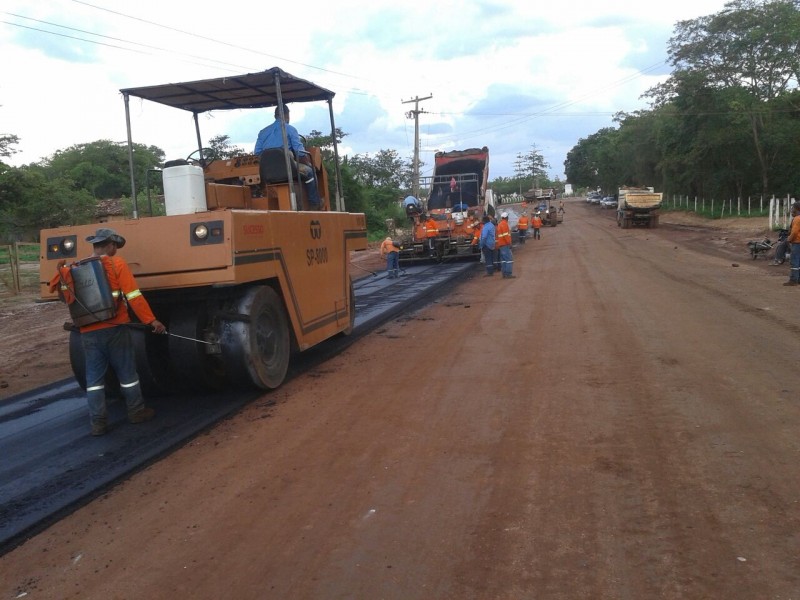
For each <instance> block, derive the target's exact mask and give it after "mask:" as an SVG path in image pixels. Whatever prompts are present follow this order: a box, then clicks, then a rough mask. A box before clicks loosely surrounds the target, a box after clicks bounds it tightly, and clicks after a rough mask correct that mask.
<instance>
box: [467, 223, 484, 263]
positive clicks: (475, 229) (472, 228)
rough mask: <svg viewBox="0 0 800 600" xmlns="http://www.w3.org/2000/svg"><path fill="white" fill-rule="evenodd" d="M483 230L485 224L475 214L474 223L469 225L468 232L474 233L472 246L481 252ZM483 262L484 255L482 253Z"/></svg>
mask: <svg viewBox="0 0 800 600" xmlns="http://www.w3.org/2000/svg"><path fill="white" fill-rule="evenodd" d="M482 228H483V223H481V220H480V219H478V217H477V216H475V214H473V215H472V222H471V223H470V224H469V225H467V231H469V232H471V233H472V241H471V242H470V246H475V247H476V248H478V251H480V247H481V229H482ZM481 262H483V253H482V252H481Z"/></svg>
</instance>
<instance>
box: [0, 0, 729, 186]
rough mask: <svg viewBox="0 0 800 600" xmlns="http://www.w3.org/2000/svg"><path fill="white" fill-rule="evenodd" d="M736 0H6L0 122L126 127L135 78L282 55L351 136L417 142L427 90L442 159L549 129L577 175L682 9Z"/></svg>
mask: <svg viewBox="0 0 800 600" xmlns="http://www.w3.org/2000/svg"><path fill="white" fill-rule="evenodd" d="M723 6H724V0H691V1H689V0H675V1H673V2H669V3H656V4H652V3H639V4H633V5H631V4H630V3H629V2H627V1H623V0H620V1H617V0H607V1H606V2H603V3H597V2H589V1H588V0H564V1H562V2H558V3H531V2H524V1H522V0H519V1H518V2H512V1H507V0H487V1H482V2H470V3H464V2H460V1H459V2H456V1H450V0H447V1H442V2H435V3H434V2H416V1H412V2H408V3H405V4H402V5H397V4H396V3H389V2H380V1H378V2H375V1H374V0H373V1H372V2H365V1H364V0H340V1H338V2H336V3H328V4H325V5H320V6H317V7H315V8H314V9H313V10H300V11H298V9H297V7H296V5H289V4H286V3H262V4H255V5H248V7H247V10H216V11H211V10H208V9H206V8H205V7H204V5H201V4H198V3H197V2H191V3H190V2H186V1H173V2H164V1H163V0H162V1H160V2H155V1H154V0H140V1H139V2H137V3H134V4H127V5H125V4H122V5H121V4H119V3H118V2H114V1H112V0H95V1H93V2H83V1H80V0H72V1H65V0H39V1H38V2H35V3H32V2H27V1H21V0H6V1H5V2H4V4H3V12H2V13H0V14H2V16H3V18H2V19H0V21H3V23H2V26H1V27H0V52H2V56H3V57H4V61H3V62H4V72H3V77H2V79H1V80H0V133H13V134H15V135H18V136H19V137H20V138H21V143H20V145H19V146H18V149H19V150H20V151H21V152H20V153H19V154H17V155H15V157H13V159H12V160H13V163H14V164H23V163H30V162H34V161H37V160H39V159H41V158H43V157H46V156H48V155H51V154H52V153H53V152H55V151H56V150H59V149H63V148H66V147H69V146H72V145H74V144H78V143H84V142H90V141H94V140H97V139H111V140H115V141H123V140H125V138H126V130H125V120H124V106H123V102H122V98H121V95H120V94H119V90H120V89H121V88H125V87H138V86H144V85H157V84H161V83H166V82H177V81H186V80H192V79H205V78H212V77H219V76H222V75H225V74H230V73H245V72H252V71H259V70H263V69H266V68H270V67H272V66H280V67H281V68H283V69H284V70H285V71H288V72H290V73H292V74H294V75H297V76H300V77H304V78H306V79H310V80H311V81H314V82H315V83H318V84H319V85H322V86H324V87H327V88H329V89H331V90H333V91H335V92H336V93H337V96H336V98H335V100H334V109H335V111H336V115H337V117H336V118H337V126H339V127H340V128H341V129H343V130H344V131H345V132H347V133H348V134H349V135H348V137H347V138H346V139H345V146H346V149H347V151H349V152H353V153H365V152H371V153H374V152H376V151H377V150H380V149H389V148H392V149H395V150H397V151H398V152H399V153H400V154H401V155H402V156H410V155H411V153H412V151H413V145H414V140H413V121H410V120H409V119H407V118H406V116H405V113H406V112H407V111H408V110H410V109H411V108H412V107H413V105H410V104H403V101H405V100H409V99H411V98H413V97H415V96H428V95H431V94H432V95H433V98H431V99H430V100H427V101H425V102H422V103H421V104H420V108H421V109H423V110H425V111H427V114H423V115H422V116H421V119H420V131H421V147H422V148H423V149H425V152H424V153H423V156H422V158H423V160H425V161H426V162H428V164H430V163H431V162H432V153H433V151H434V150H437V149H453V148H464V147H474V146H484V145H486V146H489V148H490V150H491V173H490V176H491V177H497V176H501V175H502V176H506V177H508V176H512V175H513V162H514V159H515V156H516V154H517V153H520V152H526V151H528V150H529V149H530V147H531V146H533V145H536V147H537V148H539V149H540V150H542V151H543V153H544V154H545V159H546V161H547V162H549V163H550V165H551V167H552V169H551V170H552V174H553V175H561V176H562V177H563V174H562V169H563V161H564V158H565V156H566V152H567V151H568V150H569V149H570V148H571V147H572V146H574V144H575V143H576V142H577V141H578V139H579V138H580V137H586V136H588V135H590V134H592V133H594V132H595V131H597V130H598V129H599V128H601V127H605V126H610V125H611V124H612V123H611V116H610V115H611V114H612V113H614V112H616V111H619V110H625V111H630V110H635V109H637V108H643V107H644V106H646V104H645V103H644V102H643V101H642V100H641V99H640V96H641V94H642V92H644V91H645V90H646V89H647V88H649V87H651V86H652V85H654V84H655V83H657V82H659V81H661V80H663V78H664V77H665V76H666V73H667V72H668V70H667V68H666V67H663V66H662V67H659V65H661V64H663V61H664V60H665V59H666V47H665V44H666V40H667V39H668V38H669V36H670V35H671V33H672V29H673V26H674V24H675V23H676V22H677V21H679V20H684V19H690V18H695V17H698V16H701V15H705V14H711V13H714V12H717V11H719V10H721V9H722V8H723ZM58 25H61V26H63V27H59V26H58ZM68 28H71V29H68ZM48 32H49V33H48ZM183 32H189V34H187V33H183ZM92 34H97V35H92ZM82 40H91V41H82ZM92 42H94V43H92ZM131 112H132V127H133V136H134V141H135V142H138V143H143V144H148V145H155V146H158V147H161V148H162V149H164V150H165V152H166V154H167V157H168V158H174V157H178V156H185V155H186V154H188V153H189V152H191V151H192V150H193V149H194V144H195V138H194V128H193V125H192V121H191V117H190V115H188V114H182V113H181V112H180V111H175V110H169V109H165V108H162V107H160V106H158V105H153V104H152V103H145V102H140V101H138V100H135V99H131ZM251 113H252V111H251ZM269 120H270V115H269V114H268V111H264V112H262V113H261V114H246V113H244V112H237V113H233V114H224V113H217V114H214V115H210V116H202V117H201V119H200V123H201V132H202V134H203V136H204V139H205V140H208V139H209V138H210V137H213V136H215V135H219V134H227V135H230V136H231V138H232V141H233V142H234V143H236V144H238V145H240V146H243V147H244V148H246V149H249V148H250V147H251V146H252V143H253V141H254V139H255V136H256V134H257V132H258V130H259V129H260V128H261V127H263V126H264V124H266V123H267V122H269ZM292 120H293V123H294V124H295V125H296V126H297V127H298V128H299V129H300V131H301V132H306V131H310V130H311V129H321V130H322V129H323V128H324V125H325V123H326V122H327V116H326V111H325V110H322V111H319V110H314V109H313V108H310V107H308V108H306V109H302V108H299V107H298V108H297V109H296V110H294V111H293V113H292Z"/></svg>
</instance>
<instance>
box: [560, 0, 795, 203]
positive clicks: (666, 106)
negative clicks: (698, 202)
mask: <svg viewBox="0 0 800 600" xmlns="http://www.w3.org/2000/svg"><path fill="white" fill-rule="evenodd" d="M668 54H669V63H670V66H671V67H672V73H671V75H670V77H669V78H668V79H667V80H666V81H665V82H664V83H663V84H661V85H657V86H655V87H653V88H652V89H650V90H648V92H647V93H646V94H645V96H646V97H647V98H649V99H650V101H651V108H650V109H649V110H642V111H636V112H633V113H622V112H621V113H618V114H617V116H616V118H615V120H614V121H615V123H616V126H615V127H608V128H604V129H601V130H599V131H597V132H595V133H593V134H592V135H589V136H588V137H586V138H583V139H581V140H579V141H578V143H577V144H576V145H575V146H574V147H573V148H572V149H571V150H570V151H569V153H568V154H567V159H566V161H565V163H564V165H565V173H566V175H567V180H568V181H570V182H571V183H572V184H573V185H574V186H577V187H584V188H589V189H598V188H599V189H602V190H604V191H606V192H611V193H613V192H615V191H616V190H617V188H618V187H619V186H621V185H644V186H654V187H655V188H656V190H657V191H661V192H664V196H665V198H667V197H669V196H671V195H676V196H677V195H682V196H683V197H688V198H692V199H694V198H695V197H697V198H700V199H703V200H704V201H705V205H704V209H703V210H704V211H708V214H709V216H713V217H718V216H719V214H721V211H722V205H723V201H725V202H727V203H728V204H727V206H728V207H730V203H732V204H733V207H734V213H735V209H736V207H737V205H738V204H739V203H740V202H744V203H746V202H747V201H748V199H749V200H750V202H751V203H753V202H757V201H758V200H759V199H760V198H762V197H764V198H767V199H768V198H770V197H772V196H773V195H774V196H776V197H778V198H785V197H786V196H787V195H791V196H796V195H797V194H798V191H800V170H798V168H797V165H798V164H800V145H798V144H797V140H798V139H800V91H798V75H800V5H798V3H797V2H794V1H791V0H773V1H768V2H764V1H755V0H734V1H733V2H728V3H727V4H726V5H725V8H724V9H723V10H721V11H720V12H718V13H716V14H712V15H708V16H704V17H699V18H697V19H692V20H688V21H681V22H679V23H678V24H677V25H676V27H675V29H674V33H673V36H672V38H671V39H670V40H669V43H668ZM712 199H716V201H715V208H714V210H712V209H711V202H712ZM692 205H693V204H692ZM690 210H691V209H690ZM724 214H726V215H727V214H729V212H728V210H726V211H725V213H724Z"/></svg>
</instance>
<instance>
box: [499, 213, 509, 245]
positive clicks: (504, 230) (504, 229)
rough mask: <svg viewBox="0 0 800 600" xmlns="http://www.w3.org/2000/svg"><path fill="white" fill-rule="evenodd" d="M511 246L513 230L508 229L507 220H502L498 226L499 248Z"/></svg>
mask: <svg viewBox="0 0 800 600" xmlns="http://www.w3.org/2000/svg"><path fill="white" fill-rule="evenodd" d="M510 245H511V229H509V227H508V220H507V219H500V222H499V223H498V224H497V247H498V248H499V247H501V246H510Z"/></svg>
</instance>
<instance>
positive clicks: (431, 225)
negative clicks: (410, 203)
mask: <svg viewBox="0 0 800 600" xmlns="http://www.w3.org/2000/svg"><path fill="white" fill-rule="evenodd" d="M438 235H439V228H438V227H437V226H436V221H435V220H434V218H433V215H431V214H429V215H428V218H427V219H426V220H425V237H426V238H428V250H429V251H430V254H431V258H436V237H437V236H438Z"/></svg>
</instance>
